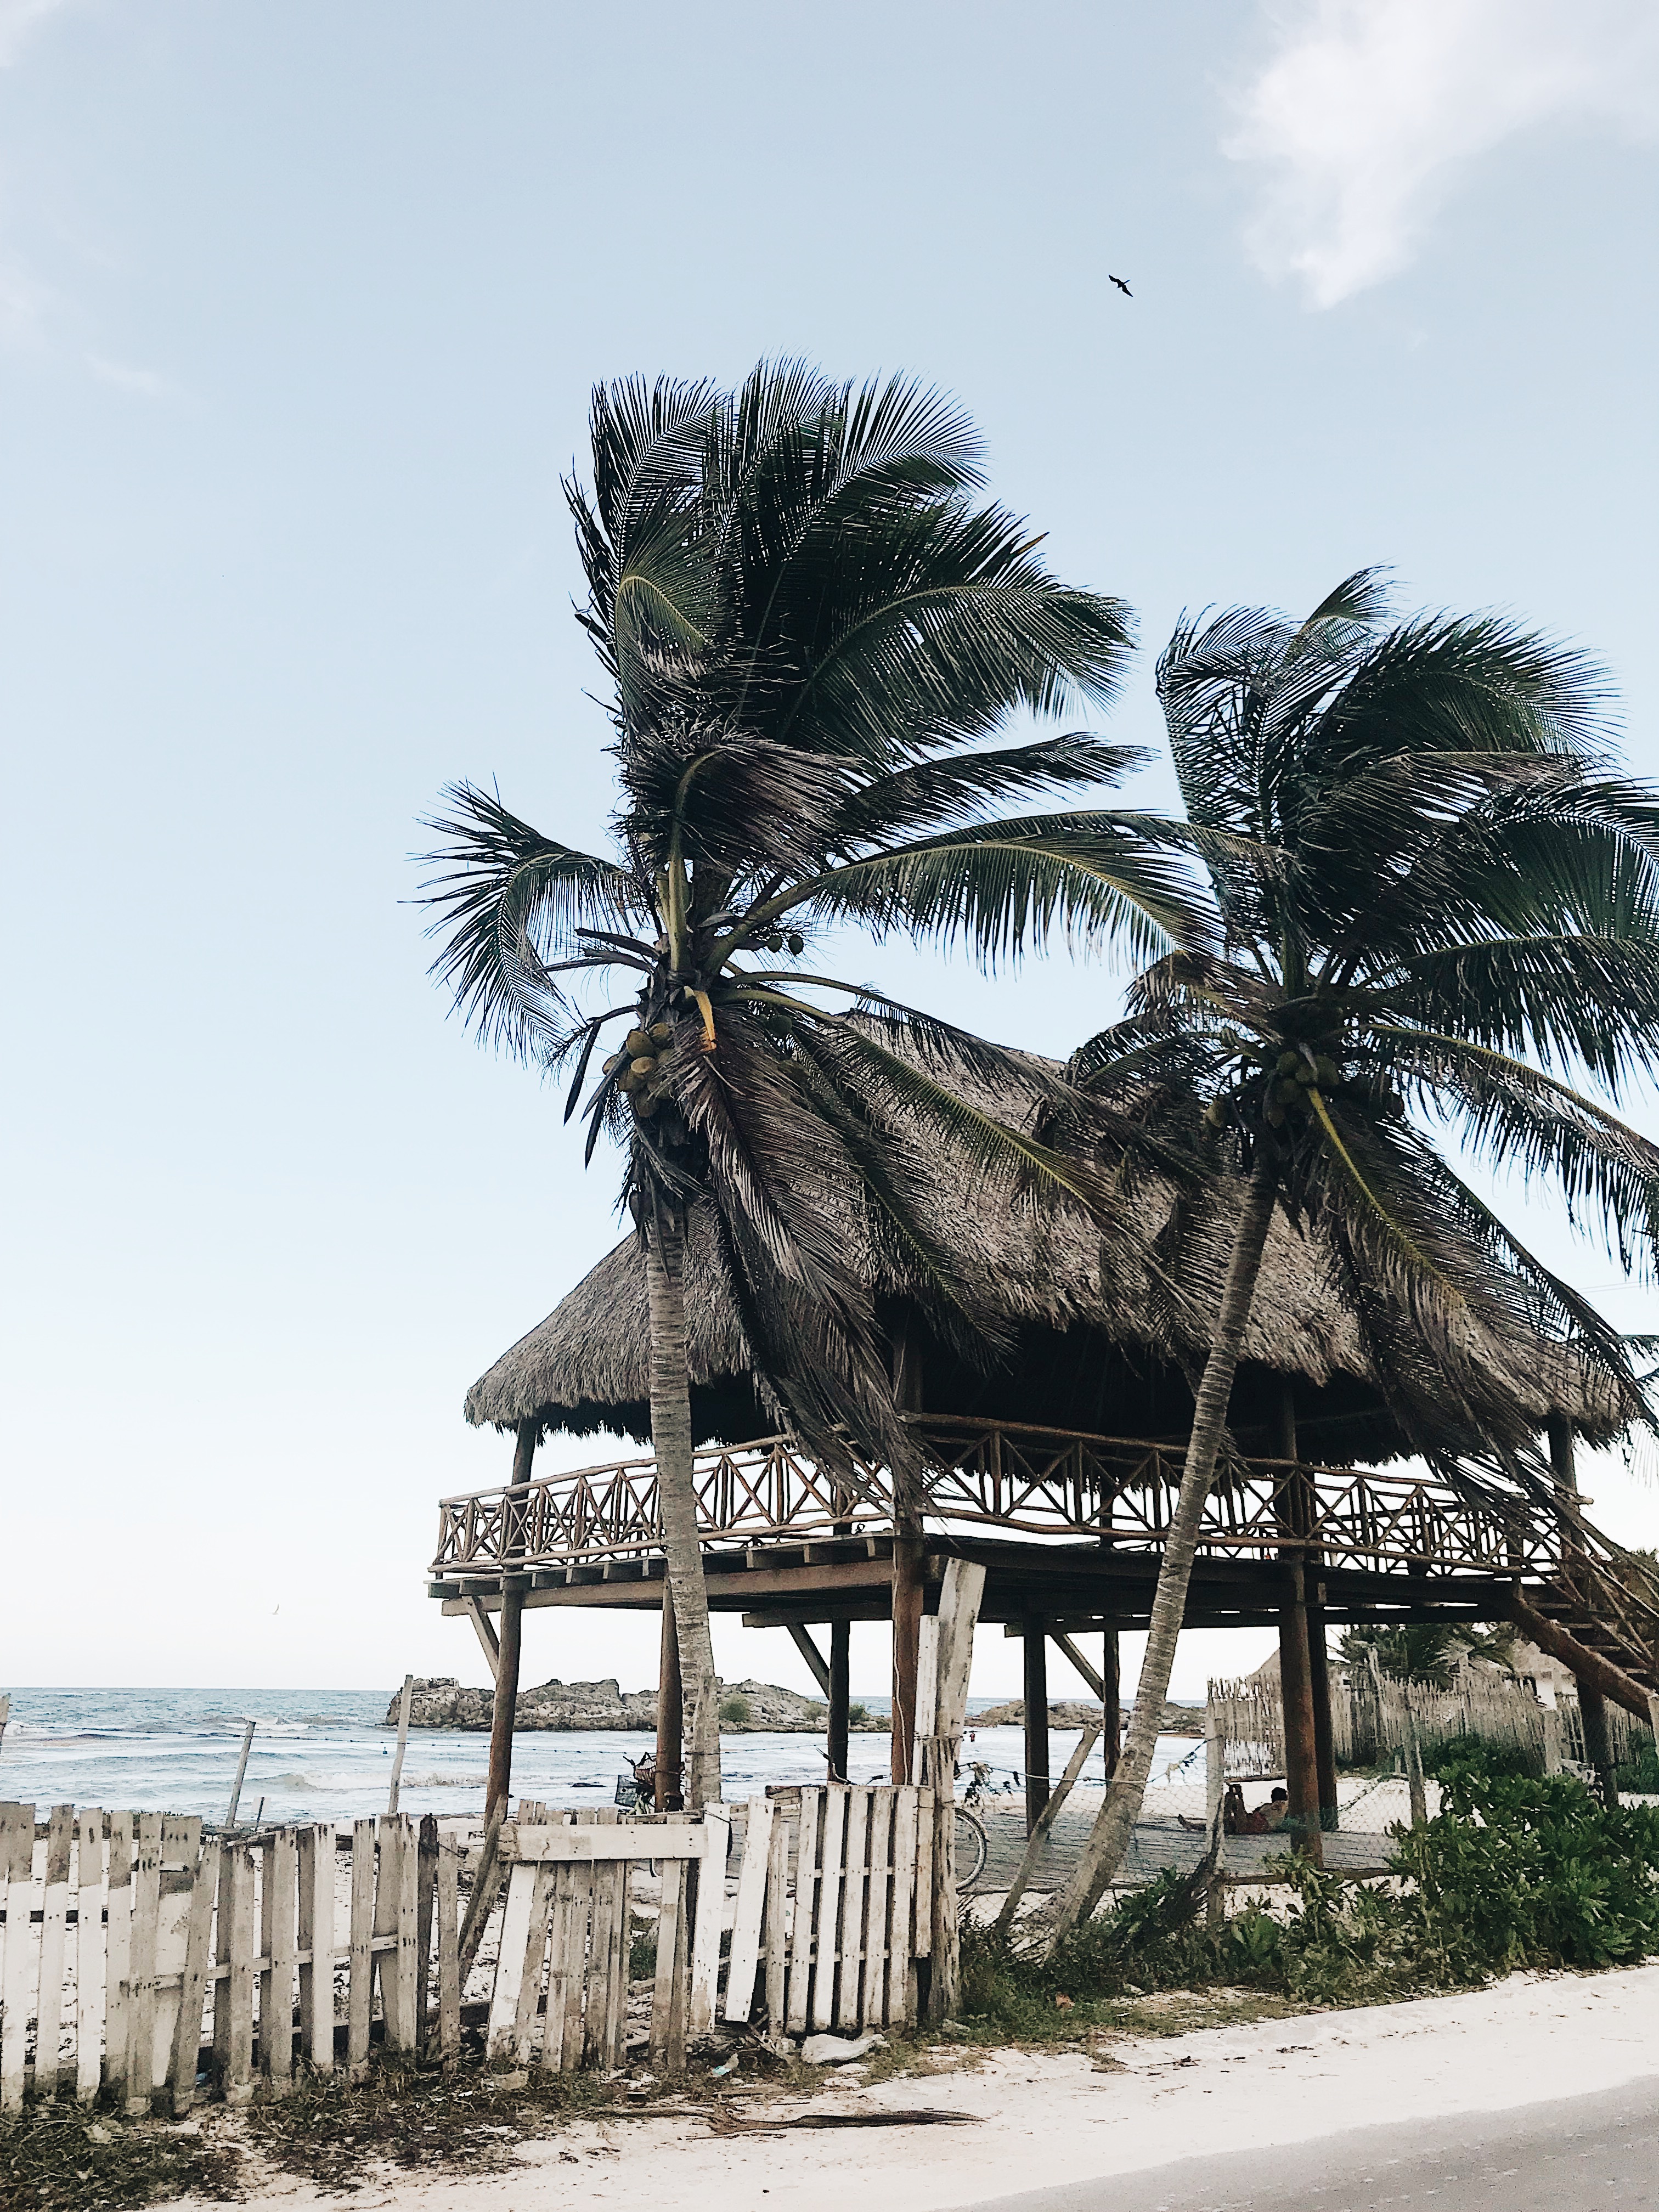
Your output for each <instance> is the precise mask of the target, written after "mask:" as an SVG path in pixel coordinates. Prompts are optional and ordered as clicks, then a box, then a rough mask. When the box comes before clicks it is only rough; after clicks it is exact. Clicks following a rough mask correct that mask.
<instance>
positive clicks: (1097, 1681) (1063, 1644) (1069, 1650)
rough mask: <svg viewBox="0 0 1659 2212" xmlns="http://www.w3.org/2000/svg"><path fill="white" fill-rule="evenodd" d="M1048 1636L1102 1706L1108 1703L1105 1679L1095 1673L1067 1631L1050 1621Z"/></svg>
mask: <svg viewBox="0 0 1659 2212" xmlns="http://www.w3.org/2000/svg"><path fill="white" fill-rule="evenodd" d="M1048 1636H1049V1640H1050V1641H1051V1642H1052V1643H1053V1644H1056V1645H1057V1646H1058V1647H1059V1649H1060V1650H1061V1651H1063V1652H1064V1653H1065V1655H1066V1658H1067V1659H1068V1660H1069V1661H1070V1662H1071V1663H1072V1665H1073V1667H1075V1668H1077V1671H1078V1673H1079V1674H1081V1675H1082V1677H1083V1679H1084V1680H1085V1682H1086V1683H1087V1684H1088V1685H1089V1687H1090V1688H1091V1690H1092V1691H1093V1692H1094V1693H1095V1695H1096V1697H1097V1698H1098V1699H1100V1702H1101V1704H1102V1705H1104V1704H1105V1703H1106V1684H1105V1680H1104V1678H1103V1676H1101V1675H1099V1674H1097V1673H1096V1672H1095V1670H1094V1668H1092V1667H1091V1665H1090V1664H1089V1662H1088V1661H1087V1660H1086V1659H1085V1657H1084V1656H1083V1654H1082V1653H1081V1652H1080V1651H1079V1650H1078V1648H1077V1646H1076V1644H1073V1641H1072V1639H1071V1638H1070V1637H1069V1636H1068V1635H1067V1634H1066V1632H1065V1630H1064V1629H1063V1628H1059V1627H1057V1626H1055V1625H1054V1622H1053V1621H1050V1622H1049V1624H1048Z"/></svg>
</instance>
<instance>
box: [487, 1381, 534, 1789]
mask: <svg viewBox="0 0 1659 2212" xmlns="http://www.w3.org/2000/svg"><path fill="white" fill-rule="evenodd" d="M535 1456H536V1423H535V1421H534V1419H530V1420H525V1421H520V1424H519V1435H518V1442H517V1443H516V1444H515V1446H514V1448H513V1489H515V1490H521V1489H523V1488H524V1487H526V1485H527V1484H528V1483H529V1480H530V1468H531V1463H532V1461H533V1460H534V1458H535ZM506 1510H507V1511H508V1512H512V1511H513V1510H515V1509H514V1507H513V1505H512V1504H508V1505H507V1509H506ZM506 1552H507V1557H509V1558H522V1556H523V1553H524V1534H523V1531H522V1529H521V1528H520V1529H519V1530H517V1531H515V1532H514V1534H513V1535H511V1536H510V1537H509V1539H508V1541H507V1547H506ZM523 1614H524V1577H522V1576H521V1575H509V1574H504V1575H503V1576H502V1577H501V1629H500V1632H499V1636H500V1644H501V1653H500V1657H499V1659H498V1661H497V1662H496V1668H495V1710H494V1712H493V1713H492V1715H491V1717H490V1728H489V1788H488V1789H487V1790H486V1791H485V1793H484V1818H485V1819H486V1820H488V1819H489V1815H490V1814H492V1813H493V1812H494V1811H495V1808H496V1807H497V1806H498V1805H500V1806H505V1805H506V1803H507V1791H508V1790H509V1789H510V1788H511V1786H512V1782H513V1713H514V1709H515V1708H516V1706H517V1705H518V1702H519V1629H520V1622H521V1620H522V1619H523Z"/></svg>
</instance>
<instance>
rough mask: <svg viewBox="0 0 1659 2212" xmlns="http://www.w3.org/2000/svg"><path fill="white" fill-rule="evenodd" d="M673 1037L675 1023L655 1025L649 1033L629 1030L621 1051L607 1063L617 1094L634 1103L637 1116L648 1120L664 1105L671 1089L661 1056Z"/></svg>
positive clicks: (606, 1070)
mask: <svg viewBox="0 0 1659 2212" xmlns="http://www.w3.org/2000/svg"><path fill="white" fill-rule="evenodd" d="M673 1036H674V1025H673V1024H672V1023H671V1022H653V1023H652V1024H651V1026H650V1028H649V1029H634V1030H629V1032H628V1035H627V1036H625V1037H624V1038H623V1046H622V1050H621V1051H620V1052H616V1053H612V1054H611V1057H610V1059H609V1060H606V1062H605V1073H606V1074H607V1075H614V1076H615V1077H616V1079H617V1090H618V1091H623V1092H625V1093H626V1094H627V1096H628V1097H629V1098H631V1099H632V1100H633V1102H634V1111H635V1113H636V1114H639V1115H645V1116H647V1117H648V1116H649V1115H653V1114H654V1113H655V1112H656V1110H657V1108H658V1107H659V1105H660V1104H661V1103H662V1098H663V1094H664V1092H665V1091H666V1089H667V1087H668V1086H667V1079H666V1078H665V1076H664V1075H663V1074H662V1072H661V1071H662V1054H663V1050H664V1048H665V1046H667V1045H669V1044H671V1042H673Z"/></svg>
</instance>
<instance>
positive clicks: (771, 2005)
mask: <svg viewBox="0 0 1659 2212" xmlns="http://www.w3.org/2000/svg"><path fill="white" fill-rule="evenodd" d="M789 1926H790V1918H789V1822H788V1820H787V1816H786V1815H785V1814H783V1812H782V1811H781V1810H780V1811H779V1812H778V1813H777V1814H775V1816H774V1819H773V1822H772V1842H771V1845H770V1848H769V1850H768V1852H767V1855H766V2025H767V2027H768V2030H769V2033H771V2034H773V2035H781V2033H782V2032H783V2014H784V1990H785V1985H786V1978H787V1972H788V1967H789Z"/></svg>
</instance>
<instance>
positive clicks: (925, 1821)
mask: <svg viewBox="0 0 1659 2212" xmlns="http://www.w3.org/2000/svg"><path fill="white" fill-rule="evenodd" d="M951 1818H952V1820H954V1819H955V1814H954V1813H953V1814H952V1815H951ZM915 1868H916V1898H915V1911H914V1912H913V1913H912V1914H911V1916H910V1930H911V1933H910V1955H911V1956H912V1958H915V1959H931V1958H932V1957H933V1791H932V1790H917V1792H916V1857H915Z"/></svg>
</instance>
